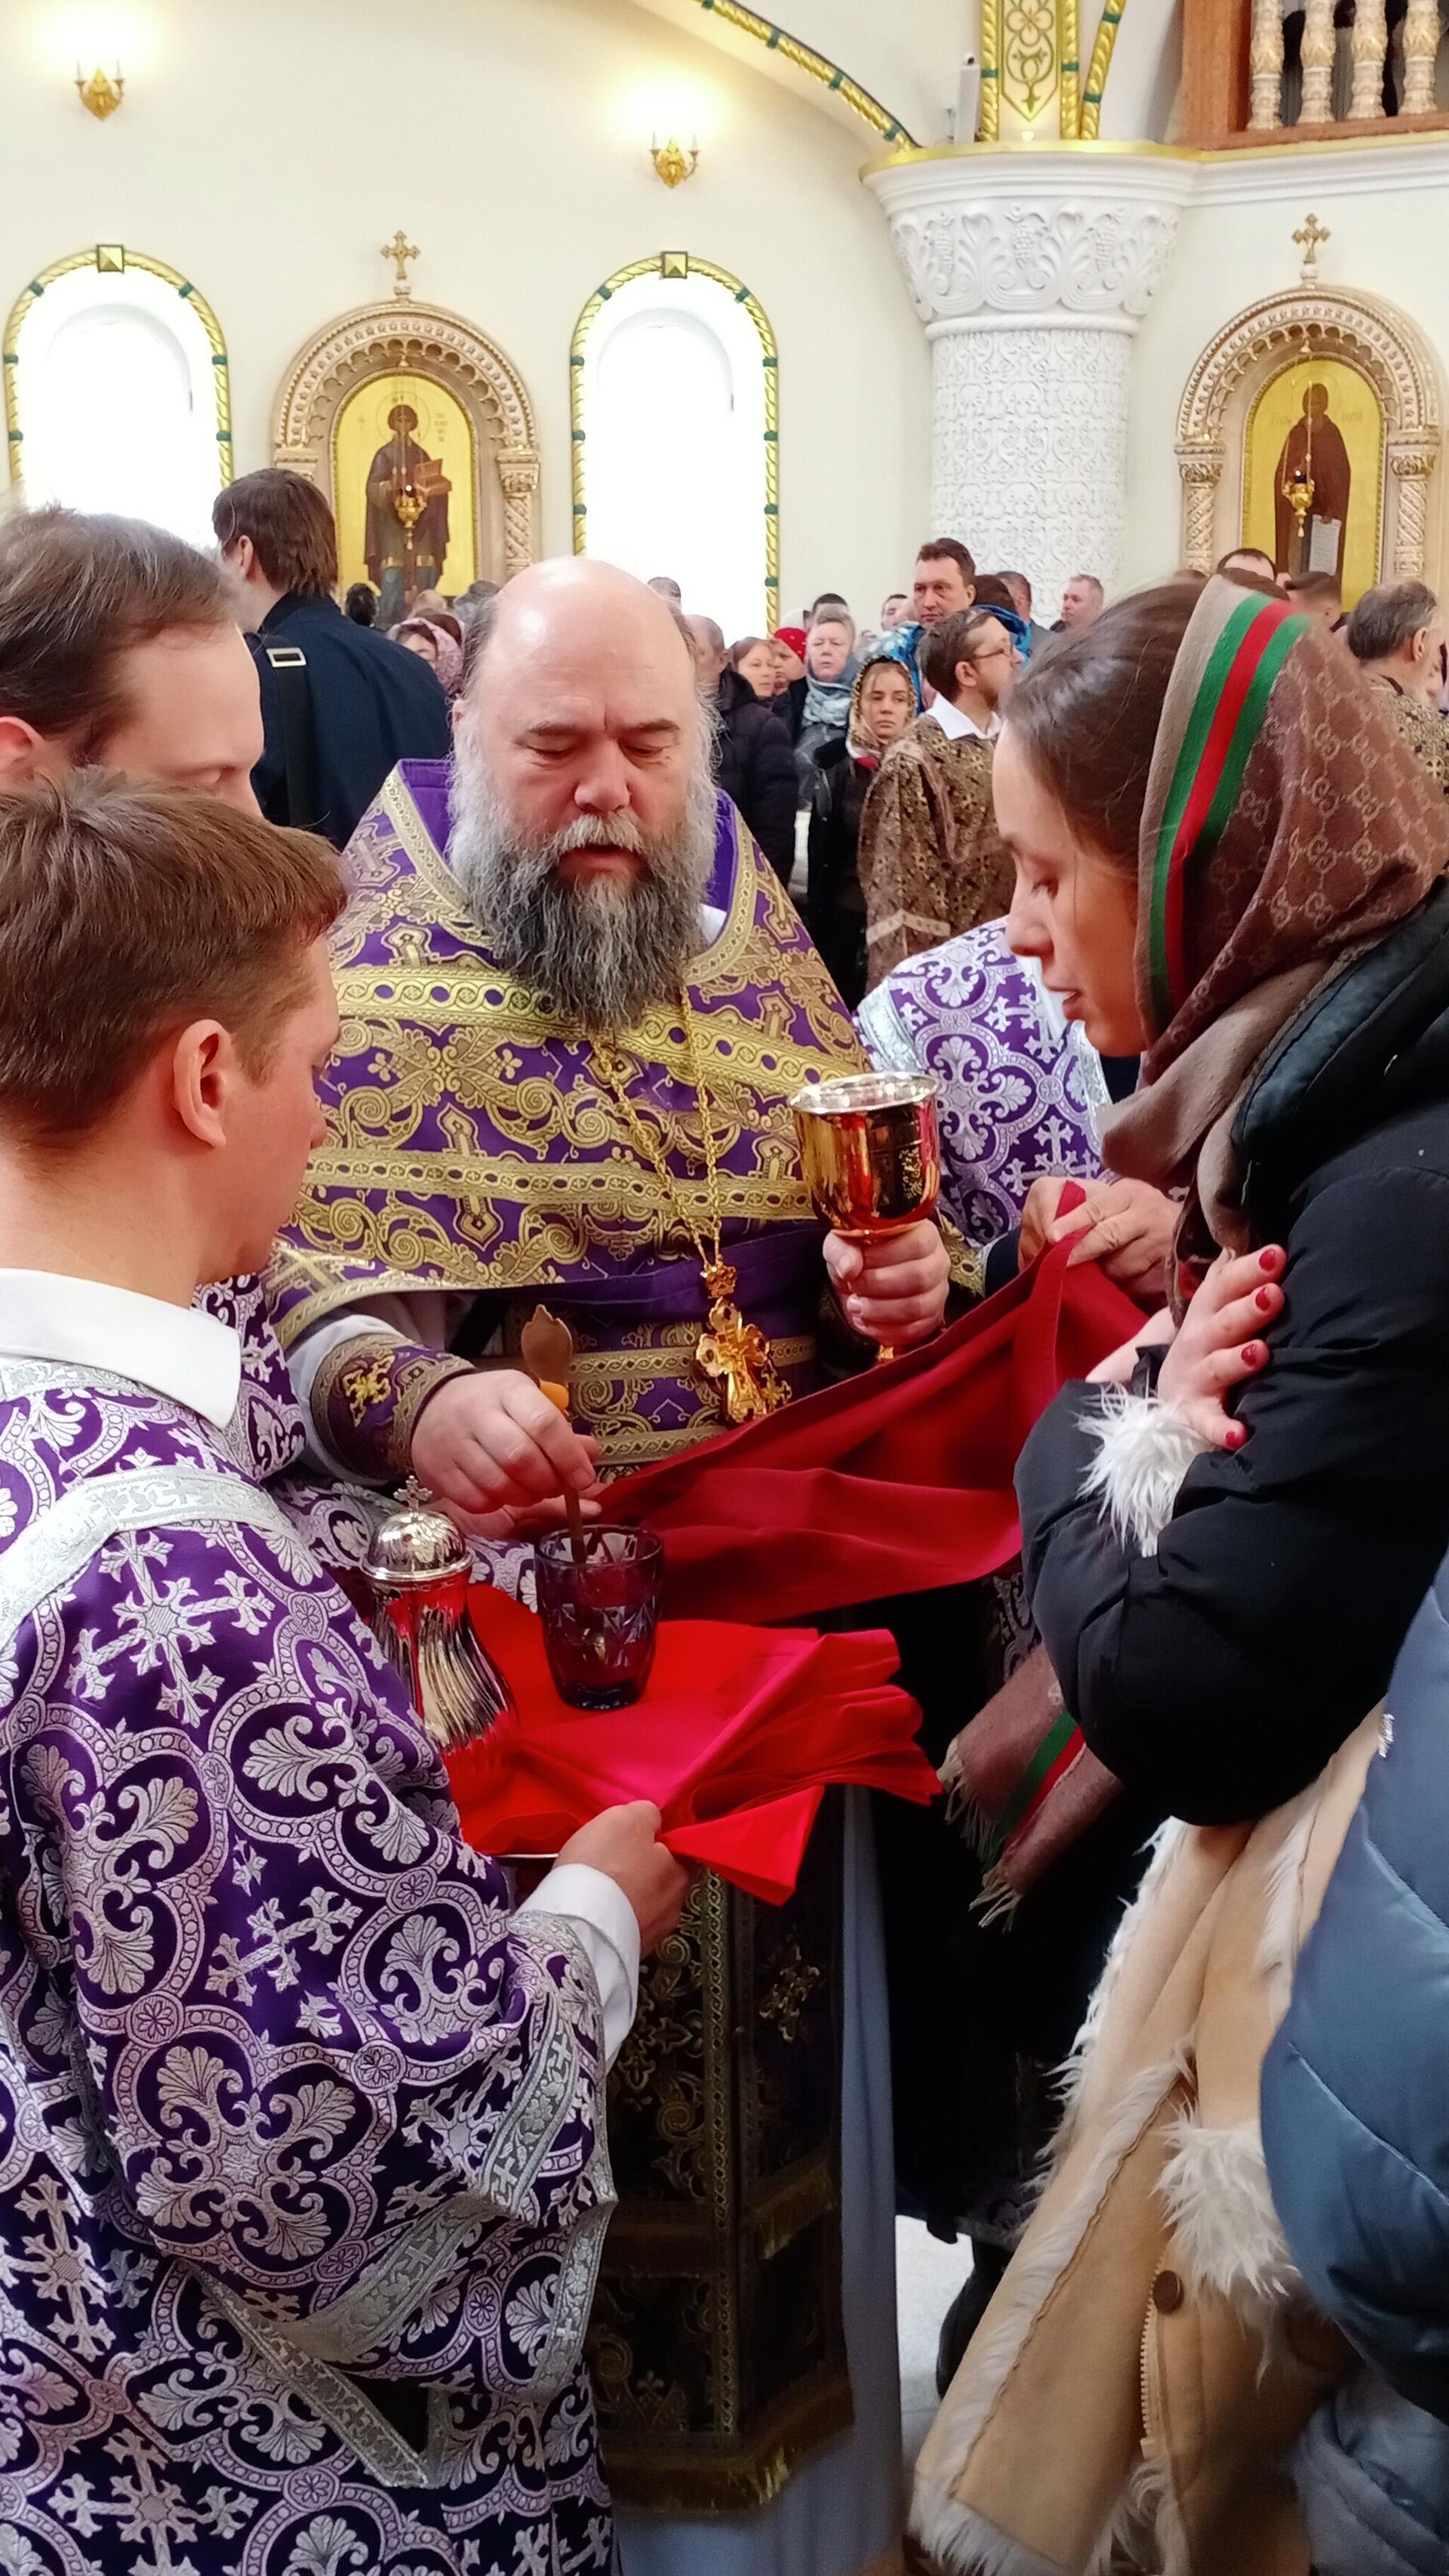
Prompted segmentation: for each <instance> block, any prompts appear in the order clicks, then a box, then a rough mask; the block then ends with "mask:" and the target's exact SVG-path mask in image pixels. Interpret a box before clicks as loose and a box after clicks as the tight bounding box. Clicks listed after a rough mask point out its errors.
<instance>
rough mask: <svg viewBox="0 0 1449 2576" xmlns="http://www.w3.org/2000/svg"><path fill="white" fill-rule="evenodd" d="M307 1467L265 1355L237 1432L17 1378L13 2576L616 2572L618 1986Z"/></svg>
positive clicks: (9, 1892) (0, 1411) (5, 2137)
mask: <svg viewBox="0 0 1449 2576" xmlns="http://www.w3.org/2000/svg"><path fill="white" fill-rule="evenodd" d="M294 1430H295V1417H294V1416H292V1415H291V1412H290V1407H289V1404H288V1401H287V1398H286V1395H285V1391H284V1390H282V1389H281V1388H276V1389H269V1388H268V1387H267V1385H266V1384H265V1382H264V1379H259V1378H258V1376H257V1374H256V1367H255V1358H254V1360H253V1370H252V1373H251V1374H250V1376H249V1379H248V1382H247V1387H246V1390H245V1392H244V1401H243V1403H242V1404H241V1405H240V1406H239V1408H238V1411H237V1413H236V1414H235V1415H234V1416H233V1418H232V1421H231V1423H230V1424H229V1425H228V1428H227V1431H226V1432H224V1433H223V1432H219V1431H214V1430H213V1429H212V1428H211V1427H210V1424H209V1423H208V1422H206V1421H205V1420H203V1419H202V1417H201V1415H200V1414H198V1413H194V1412H191V1411H189V1410H187V1409H185V1408H183V1407H182V1406H181V1405H180V1404H179V1403H176V1402H173V1401H171V1400H170V1399H168V1398H167V1397H164V1396H161V1395H157V1394H154V1393H151V1392H148V1391H147V1390H146V1389H144V1388H143V1387H141V1386H140V1385H138V1384H136V1383H135V1382H133V1381H129V1380H125V1379H122V1378H119V1377H111V1376H105V1375H101V1374H99V1373H98V1372H97V1371H96V1370H95V1369H94V1368H91V1367H89V1366H87V1367H85V1368H80V1367H75V1366H69V1365H61V1364H56V1363H51V1362H49V1361H37V1360H22V1359H4V1360H0V1665H3V1680H0V1837H3V1848H0V1888H3V1917H0V1952H3V1995H4V2004H3V2019H0V2567H3V2568H5V2569H7V2570H11V2571H21V2570H24V2571H27V2576H81V2571H84V2570H95V2569H100V2570H104V2571H106V2576H223V2571H226V2576H233V2571H235V2576H380V2571H382V2570H384V2569H387V2570H391V2571H398V2572H399V2576H400V2571H402V2570H404V2569H406V2570H407V2576H574V2571H580V2570H584V2569H601V2570H602V2569H606V2568H607V2567H608V2566H609V2565H610V2561H611V2531H610V2518H609V2511H608V2506H607V2502H606V2499H605V2495H604V2490H603V2487H602V2484H601V2481H600V2477H599V2473H598V2469H597V2465H596V2459H595V2437H594V2424H593V2414H592V2407H591V2402H590V2398H589V2393H588V2387H587V2382H586V2380H585V2378H584V2376H583V2373H582V2371H581V2369H580V2368H579V2364H578V2353H579V2346H580V2338H581V2336H582V2331H583V2326H584V2322H585V2319H586V2316H587V2312H588V2306H589V2300H590V2295H591V2291H592V2284H593V2277H594V2270H595V2265H596V2262H597V2256H598V2250H599V2245H600V2240H601V2236H602V2231H603V2226H604V2224H605V2221H606V2217H607V2213H608V2209H609V2206H610V2199H611V2185H610V2178H609V2170H608V2164H607V2158H606V2153H605V2148H604V2142H603V2136H602V2122H601V2117H600V2113H601V2096H600V2087H601V2082H602V2056H601V2037H600V2030H599V2007H598V1994H597V1988H596V1986H595V1984H594V1981H593V1978H592V1976H591V1974H590V1972H589V1969H588V1966H587V1964H586V1961H585V1959H584V1956H583V1953H582V1951H581V1949H580V1947H579V1944H578V1940H577V1937H576V1934H575V1933H574V1931H573V1930H572V1929H571V1927H570V1926H569V1925H568V1924H567V1923H566V1922H564V1921H562V1920H561V1919H559V1918H556V1917H553V1916H550V1915H547V1914H544V1913H536V1914H532V1915H525V1916H510V1915H509V1914H508V1913H507V1911H506V1906H507V1895H506V1890H505V1885H504V1881H503V1877H502V1874H501V1873H500V1872H499V1871H498V1870H497V1869H496V1868H495V1867H493V1866H492V1865H491V1864H489V1863H487V1862H485V1861H483V1860H480V1859H478V1858H476V1857H475V1856H474V1855H473V1854H472V1853H470V1852H469V1851H467V1850H466V1849H465V1848H463V1846H462V1845H461V1844H460V1842H459V1839H458V1832H457V1823H456V1817H455V1814H454V1810H453V1807H452V1803H451V1800H450V1798H449V1795H448V1791H447V1787H446V1783H445V1780H444V1777H443V1773H442V1770H441V1767H440V1765H439V1763H438V1761H437V1759H436V1758H435V1756H434V1754H433V1752H432V1750H431V1748H430V1746H429V1745H428V1743H427V1741H426V1739H425V1738H424V1736H423V1735H422V1733H421V1731H420V1730H419V1728H418V1726H417V1724H416V1722H415V1721H414V1719H413V1718H412V1716H411V1715H410V1713H409V1710H408V1706H407V1702H406V1698H405V1694H404V1692H403V1690H402V1688H401V1687H400V1685H399V1683H398V1682H397V1681H396V1680H395V1679H394V1677H393V1676H392V1674H391V1673H390V1672H389V1671H388V1670H387V1668H386V1667H385V1665H384V1663H383V1662H382V1660H381V1658H380V1656H379V1654H378V1652H377V1650H376V1648H375V1646H374V1643H373V1641H372V1638H371V1636H370V1635H369V1633H368V1632H367V1630H366V1629H365V1628H364V1627H363V1625H362V1624H361V1623H360V1622H359V1621H358V1620H357V1619H356V1618H355V1617H354V1616H353V1614H352V1612H351V1611H350V1610H349V1608H348V1606H347V1603H346V1602H345V1600H344V1599H343V1597H342V1595H341V1594H340V1593H339V1592H338V1591H337V1589H336V1587H335V1586H334V1584H333V1583H332V1581H331V1580H330V1579H329V1577H328V1576H327V1575H326V1573H325V1572H324V1571H323V1570H322V1568H321V1566H320V1565H319V1563H318V1561H317V1559H316V1558H315V1556H314V1555H313V1554H312V1553H311V1551H310V1549H309V1548H308V1547H307V1546H306V1545H305V1544H304V1543H303V1542H302V1541H301V1540H300V1538H299V1537H298V1535H297V1534H296V1532H295V1531H294V1529H293V1527H292V1525H291V1524H290V1523H289V1522H288V1520H287V1519H286V1517H285V1516H284V1514H283V1513H282V1512H281V1510H280V1509H279V1508H278V1506H277V1504H276V1503H275V1502H274V1501H273V1500H272V1499H270V1498H269V1496H268V1495H267V1494H266V1493H265V1492H264V1491H262V1490H261V1488H260V1486H259V1484H258V1483H257V1482H256V1481H254V1479H255V1477H256V1475H257V1473H258V1471H259V1470H260V1471H261V1472H266V1471H267V1470H268V1469H272V1468H275V1467H276V1466H278V1465H280V1464H281V1463H283V1459H284V1457H285V1454H286V1452H287V1450H288V1448H289V1446H290V1445H291V1441H292V1434H293V1432H294ZM250 1434H254V1435H255V1439H256V1444H257V1446H256V1450H255V1451H253V1449H252V1446H251V1442H250V1438H249V1435H250Z"/></svg>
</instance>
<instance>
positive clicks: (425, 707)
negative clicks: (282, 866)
mask: <svg viewBox="0 0 1449 2576" xmlns="http://www.w3.org/2000/svg"><path fill="white" fill-rule="evenodd" d="M211 521H212V526H213V527H214V528H215V530H216V538H217V543H218V545H219V546H220V548H221V553H222V559H223V561H224V562H225V564H226V565H227V567H228V569H229V571H230V572H231V573H232V574H233V575H234V576H235V578H236V580H237V582H238V583H239V585H240V590H241V597H242V603H243V606H242V619H243V623H244V624H245V625H246V626H247V627H249V628H250V629H251V630H252V632H251V636H250V641H251V648H252V655H253V659H254V660H255V662H256V666H257V671H258V674H259V676H260V679H261V690H262V717H263V722H264V724H265V727H266V747H265V749H264V751H263V753H262V757H261V760H260V762H259V763H258V766H257V770H256V774H255V779H254V784H255V787H256V791H257V795H258V798H259V799H260V802H261V808H262V812H263V813H264V814H265V815H266V816H267V818H268V820H269V821H271V822H273V823H303V824H306V825H308V826H310V827H311V828H313V829H314V830H316V831H319V832H323V833H325V834H326V837H327V839H328V840H329V841H331V842H333V843H334V844H335V846H336V847H337V848H338V849H339V850H340V849H342V848H343V847H344V846H345V844H346V843H347V841H348V840H350V838H351V836H352V833H353V832H354V830H355V829H356V826H357V824H358V822H359V821H360V820H361V817H362V816H363V814H364V813H365V812H366V810H367V808H368V806H369V805H370V804H371V802H372V799H373V797H374V796H375V795H376V794H377V791H378V789H379V788H380V787H381V785H382V782H383V780H384V779H385V778H386V776H387V775H388V772H389V770H391V769H393V768H395V767H396V765H397V763H398V762H399V761H400V760H443V759H446V757H447V755H448V750H449V747H450V743H451V731H450V727H449V722H448V702H447V700H446V698H445V697H444V695H443V692H442V689H441V687H440V686H439V683H438V677H437V674H436V672H435V671H434V670H433V669H432V668H431V666H430V665H429V664H428V663H427V662H425V661H424V660H423V659H422V657H421V655H419V654H417V653H409V652H406V651H405V650H404V648H403V647H402V645H400V644H394V643H393V641H392V639H391V637H390V636H387V635H382V634H379V632H378V631H377V629H376V628H375V627H372V626H358V625H355V624H354V622H353V620H352V619H351V618H350V617H347V616H344V614H343V612H342V610H341V609H340V608H339V607H338V605H337V600H336V596H335V594H336V590H337V523H336V521H335V519H334V518H333V515H332V508H331V504H330V503H329V501H328V500H327V498H326V495H325V494H324V493H322V492H319V490H318V489H317V486H316V484H315V483H312V482H309V480H308V478H307V476H306V475H305V474H295V473H293V472H292V471H291V470H290V469H289V468H288V467H286V466H280V465H269V466H264V467H263V468H262V470H261V471H260V472H259V473H257V474H244V475H243V476H242V478H241V481H240V482H239V483H229V484H228V485H227V486H226V489H225V490H224V491H222V492H218V494H217V496H216V499H215V501H214V503H213V504H212V512H211Z"/></svg>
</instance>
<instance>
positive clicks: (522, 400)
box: [272, 298, 539, 575]
mask: <svg viewBox="0 0 1449 2576" xmlns="http://www.w3.org/2000/svg"><path fill="white" fill-rule="evenodd" d="M399 374H401V375H415V376H426V377H431V378H432V379H433V381H434V382H435V383H438V384H441V385H444V386H445V387H446V388H447V390H448V391H449V392H450V393H452V394H454V395H456V397H457V399H458V400H459V402H461V404H462V405H463V408H464V410H465V411H466V412H467V413H468V415H469V418H470V419H471V420H472V422H473V424H474V427H475V430H476V432H477V436H476V441H475V444H476V452H477V459H478V466H477V471H478V481H479V491H478V494H477V499H478V501H479V505H480V510H479V516H480V522H481V523H482V524H484V525H486V524H488V523H489V521H490V520H491V518H492V516H493V509H492V507H491V506H490V505H493V504H495V503H496V504H497V505H499V506H500V507H501V527H502V553H503V567H504V572H505V575H511V574H513V573H516V572H522V571H523V569H524V567H525V565H527V564H530V563H532V562H533V560H534V556H535V553H536V545H535V519H536V513H537V496H538V468H539V458H538V429H537V424H536V422H535V419H534V412H533V405H532V403H531V402H530V400H529V397H528V393H527V389H526V388H525V385H524V382H523V378H522V377H521V376H520V375H519V373H518V370H517V368H516V367H515V366H514V365H513V363H512V361H511V360H510V359H508V358H506V357H505V356H504V354H503V351H502V350H501V349H500V348H499V347H498V346H497V344H496V343H495V342H494V341H492V340H489V339H485V337H484V335H483V333H482V332H481V331H478V330H475V328H474V326H473V324H472V323H471V322H467V321H465V320H464V318H463V316H462V315H461V314H460V313H449V312H447V311H445V310H444V308H443V307H442V306H441V305H435V304H414V303H413V302H412V301H411V300H409V301H408V302H406V303H404V302H402V301H401V300H399V299H396V298H395V299H394V300H393V301H392V302H391V303H387V304H364V305H361V306H359V307H358V309H357V311H356V312H354V313H344V314H341V315H340V316H339V317H338V319H337V320H336V321H335V322H329V323H327V324H326V326H325V327H324V328H323V329H322V330H320V331H317V332H315V333H314V334H313V336H312V338H311V339H310V340H309V341H308V342H307V344H306V346H305V348H303V349H301V350H300V351H299V352H298V354H297V356H296V357H295V358H294V359H293V361H292V364H291V366H290V367H289V368H288V370H287V373H286V376H285V377H284V378H283V382H282V389H281V392H280V393H279V394H278V396H277V405H276V411H275V414H274V416H273V421H272V456H273V460H274V462H275V463H276V464H278V465H291V466H294V467H295V468H296V469H297V471H298V472H299V473H302V474H306V475H310V477H311V479H312V481H313V482H314V483H319V484H320V485H321V486H322V488H323V490H324V491H325V492H326V493H327V496H328V498H329V500H334V501H335V495H334V493H333V491H332V432H333V427H334V424H335V422H336V419H337V414H338V412H339V411H340V410H341V408H342V405H343V404H344V402H345V401H346V400H347V398H348V396H349V394H352V393H355V392H356V390H357V388H358V386H359V385H363V384H367V383H369V382H370V381H373V380H375V379H379V378H382V377H386V376H389V375H399ZM490 483H491V484H492V486H493V489H492V490H490V489H489V485H490Z"/></svg>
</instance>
